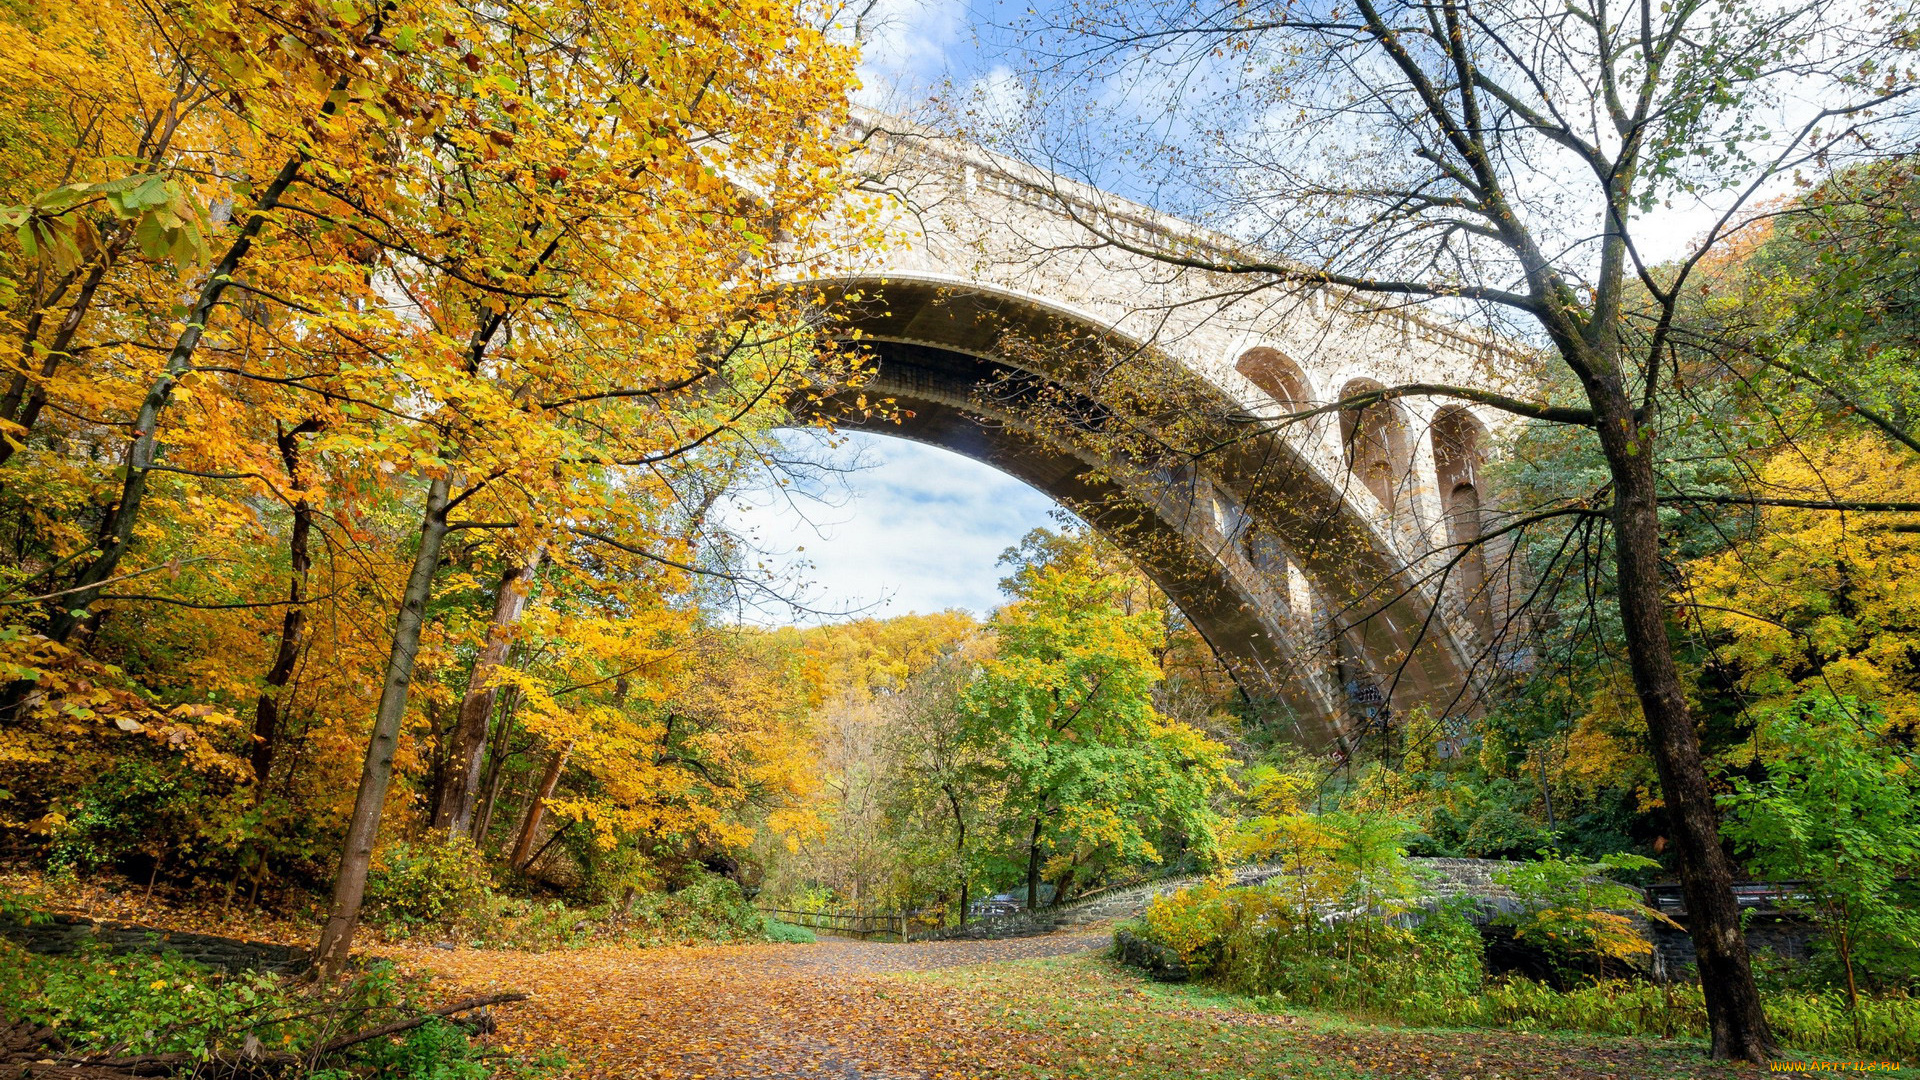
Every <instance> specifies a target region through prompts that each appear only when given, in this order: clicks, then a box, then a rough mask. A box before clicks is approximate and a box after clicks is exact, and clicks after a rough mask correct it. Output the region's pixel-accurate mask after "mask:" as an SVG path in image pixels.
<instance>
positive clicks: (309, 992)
mask: <svg viewBox="0 0 1920 1080" xmlns="http://www.w3.org/2000/svg"><path fill="white" fill-rule="evenodd" d="M419 995H420V988H419V987H418V986H417V985H415V984H413V983H411V982H409V981H406V980H403V979H401V978H399V977H398V976H397V975H396V973H395V971H394V969H393V967H392V965H390V964H386V963H377V964H374V965H372V966H371V967H370V968H368V970H367V971H365V972H364V973H362V974H360V975H359V976H357V977H355V978H353V979H350V980H348V981H346V982H345V983H344V984H342V985H340V986H338V987H333V988H316V987H314V986H311V985H309V984H306V983H303V982H301V981H298V980H293V979H282V978H280V977H277V976H273V975H265V974H260V973H257V972H240V973H229V972H223V971H220V970H218V969H215V968H209V967H207V966H205V965H202V964H196V963H193V962H191V961H187V960H182V959H180V958H179V957H178V956H175V955H172V954H135V955H111V954H108V953H105V952H101V951H92V952H83V953H80V954H77V955H72V956H35V955H31V954H28V953H23V952H20V951H18V950H16V949H14V948H13V947H12V946H9V945H5V944H0V1022H4V1021H24V1022H27V1023H29V1024H32V1025H35V1026H41V1025H44V1026H48V1027H52V1028H53V1029H54V1030H55V1031H56V1033H57V1034H58V1036H59V1037H60V1038H61V1039H62V1040H64V1041H65V1043H66V1044H67V1046H68V1047H69V1048H71V1049H72V1050H73V1051H75V1052H78V1053H95V1054H97V1053H108V1052H110V1053H114V1054H124V1055H143V1054H186V1055H188V1056H189V1057H191V1058H192V1059H193V1060H194V1061H198V1062H211V1061H214V1060H216V1059H221V1060H229V1061H231V1060H233V1059H235V1058H237V1057H239V1056H240V1055H242V1054H243V1053H245V1052H246V1050H247V1048H248V1046H249V1045H251V1046H254V1047H256V1048H258V1049H259V1050H261V1051H264V1052H268V1053H282V1052H284V1053H294V1054H300V1053H305V1052H308V1051H311V1050H312V1049H313V1048H314V1047H316V1046H319V1045H321V1044H323V1043H325V1042H326V1041H327V1040H328V1039H331V1038H334V1037H336V1036H338V1035H340V1034H341V1032H342V1030H343V1028H344V1029H345V1030H352V1029H354V1028H357V1027H363V1026H370V1025H371V1024H375V1023H383V1022H385V1021H386V1020H388V1019H391V1018H393V1017H394V1016H405V1015H412V1014H414V1012H415V1010H416V1009H418V1008H419V1007H420V1006H419V1003H418V1000H417V998H418V997H419ZM338 1062H339V1064H338V1065H337V1067H329V1068H325V1069H321V1070H318V1071H316V1072H314V1073H312V1074H311V1075H312V1077H313V1078H314V1080H348V1078H350V1077H379V1078H382V1080H486V1078H487V1077H489V1076H501V1077H514V1078H532V1077H540V1076H548V1075H552V1074H553V1073H554V1072H556V1071H557V1070H558V1068H559V1067H560V1065H561V1064H563V1063H562V1062H560V1061H558V1060H557V1059H552V1058H541V1059H536V1060H531V1061H527V1060H521V1059H518V1058H513V1057H505V1058H502V1057H501V1056H500V1055H498V1054H494V1055H490V1056H489V1058H488V1060H485V1061H483V1060H482V1056H481V1053H480V1051H478V1050H477V1049H475V1048H474V1047H473V1046H472V1045H471V1044H470V1043H469V1042H468V1041H467V1037H466V1034H465V1033H464V1032H463V1031H462V1030H461V1028H460V1027H459V1026H458V1025H457V1024H455V1023H451V1022H448V1021H444V1020H434V1021H431V1022H429V1023H427V1024H425V1025H423V1026H421V1027H418V1028H415V1029H413V1030H412V1031H409V1032H407V1033H406V1034H404V1035H401V1036H399V1037H396V1038H392V1039H376V1040H373V1041H370V1042H367V1043H364V1044H361V1045H360V1046H359V1047H356V1048H354V1049H353V1050H351V1051H347V1052H345V1056H343V1057H342V1058H340V1059H338ZM220 1075H225V1073H224V1072H221V1073H220ZM299 1075H307V1074H306V1073H304V1072H302V1073H299Z"/></svg>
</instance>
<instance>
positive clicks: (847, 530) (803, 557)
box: [727, 432, 1055, 622]
mask: <svg viewBox="0 0 1920 1080" xmlns="http://www.w3.org/2000/svg"><path fill="white" fill-rule="evenodd" d="M785 439H786V441H787V443H788V445H789V446H790V447H791V448H792V449H793V451H794V452H795V453H796V454H802V455H805V456H807V457H810V458H812V459H814V460H816V461H819V462H821V463H823V464H827V465H829V466H831V467H833V468H835V469H837V470H838V471H837V472H836V473H834V474H833V475H831V476H829V477H828V479H827V480H826V481H825V482H823V483H821V484H819V485H817V486H816V489H815V490H814V491H813V492H811V493H799V492H794V491H792V490H791V489H779V488H774V487H767V486H762V487H760V488H758V489H755V490H751V491H749V492H747V493H745V494H744V495H743V496H742V497H741V498H739V499H737V500H736V501H735V502H734V503H733V505H732V506H730V507H729V508H728V513H727V519H728V522H729V524H731V525H732V526H733V527H734V528H736V529H740V530H743V531H744V532H745V533H746V534H747V536H748V537H749V539H750V540H751V542H752V543H753V544H754V545H755V546H756V547H758V548H759V549H760V550H762V551H763V552H765V553H766V561H767V563H768V564H769V565H770V566H772V567H775V568H779V569H781V570H784V571H786V572H787V574H788V575H790V576H791V577H792V578H793V579H796V580H797V581H799V582H804V583H806V584H805V587H804V588H803V589H802V590H801V595H803V596H804V598H805V600H806V603H807V606H808V607H809V608H812V609H814V610H816V611H825V612H845V613H849V614H853V615H874V616H882V617H884V616H890V615H904V614H906V613H908V612H916V611H917V612H932V611H942V610H945V609H947V608H965V609H967V610H969V611H972V612H974V613H975V614H976V615H985V614H986V613H987V612H988V611H991V610H992V609H993V608H994V606H995V605H997V604H999V603H1000V600H1001V596H1000V590H999V580H1000V577H1001V571H1000V569H999V568H998V567H997V566H996V565H995V564H996V562H997V560H998V559H999V557H1000V553H1001V552H1002V551H1004V550H1006V549H1007V548H1009V547H1012V546H1013V545H1014V544H1017V543H1018V542H1019V541H1020V538H1021V537H1022V536H1024V535H1026V534H1027V533H1028V532H1029V531H1030V530H1032V529H1035V528H1038V527H1040V526H1043V525H1051V524H1053V522H1052V521H1051V520H1050V519H1049V517H1048V514H1049V512H1050V511H1051V510H1052V509H1053V508H1054V506H1055V504H1054V502H1053V500H1051V499H1049V498H1047V497H1046V496H1045V495H1042V494H1040V493H1039V492H1037V491H1035V490H1033V489H1032V488H1029V487H1027V486H1026V485H1025V484H1022V483H1020V482H1019V481H1017V480H1014V479H1012V478H1010V477H1008V476H1006V475H1005V474H1004V473H1000V472H997V471H995V470H994V469H992V468H989V467H988V466H986V465H982V464H980V463H978V462H976V461H973V460H971V459H969V458H964V457H961V456H960V455H958V454H953V453H949V452H948V451H945V450H939V449H936V448H934V447H931V446H923V445H921V444H919V443H913V442H908V441H906V440H904V439H896V438H891V437H888V436H884V435H868V434H863V433H851V432H842V433H840V434H839V435H836V436H834V437H833V438H832V439H831V440H829V439H828V438H826V437H825V436H821V435H818V434H815V433H808V432H792V433H789V434H787V435H786V437H785ZM760 617H761V618H764V619H768V620H772V621H783V622H784V621H796V622H812V621H830V620H831V616H823V615H805V614H795V613H792V612H787V611H784V610H767V611H764V612H762V613H760Z"/></svg>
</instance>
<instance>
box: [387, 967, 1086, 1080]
mask: <svg viewBox="0 0 1920 1080" xmlns="http://www.w3.org/2000/svg"><path fill="white" fill-rule="evenodd" d="M1109 941H1111V938H1110V937H1109V936H1108V935H1106V934H1104V933H1078V934H1053V935H1047V936H1045V937H1030V938H1017V939H1012V940H1006V941H938V942H926V943H923V944H915V945H898V944H878V943H873V944H869V943H865V942H856V941H839V940H833V939H823V940H822V941H821V942H820V943H819V944H817V945H745V946H724V947H714V948H676V949H650V950H627V949H585V950H572V951H565V952H550V953H519V952H497V951H488V950H473V949H456V950H452V951H447V950H442V949H434V948H417V949H387V950H382V952H383V953H384V954H386V955H389V956H391V957H392V958H394V959H395V960H397V961H399V962H400V963H401V964H402V965H403V966H405V967H408V968H413V969H431V970H433V971H436V972H438V973H440V974H441V975H442V976H444V977H445V978H446V979H447V980H448V981H449V983H450V984H451V985H453V986H456V987H459V988H461V989H463V990H473V991H476V992H477V991H485V990H490V989H523V990H527V991H529V992H531V993H532V994H533V995H534V999H533V1000H532V1001H529V1002H526V1003H524V1004H520V1005H514V1006H508V1007H506V1008H505V1009H503V1010H502V1012H501V1016H500V1020H501V1032H500V1036H499V1039H500V1040H501V1041H502V1042H503V1043H505V1044H507V1045H511V1046H514V1047H515V1048H523V1047H525V1048H541V1049H544V1048H548V1047H554V1048H558V1049H560V1050H561V1051H562V1052H564V1053H565V1054H566V1055H567V1057H568V1058H569V1059H570V1060H572V1061H573V1062H574V1064H575V1068H574V1069H573V1070H572V1071H571V1072H570V1073H569V1076H572V1077H581V1078H586V1077H591V1078H595V1080H599V1078H603V1077H604V1078H614V1077H620V1078H627V1077H633V1078H642V1077H646V1078H656V1077H657V1078H662V1080H666V1078H672V1080H772V1078H781V1080H786V1078H792V1080H922V1078H944V1077H963V1076H972V1075H976V1074H975V1073H973V1072H972V1071H970V1070H967V1069H965V1068H963V1067H959V1066H955V1065H952V1064H949V1062H951V1061H953V1060H955V1059H956V1058H958V1059H965V1058H967V1057H969V1056H970V1055H969V1054H968V1052H967V1050H968V1044H970V1043H972V1042H974V1041H976V1040H978V1039H979V1038H981V1037H982V1036H983V1033H982V1032H981V1031H980V1029H979V1027H978V1025H977V1024H976V1023H974V1021H973V1018H972V1017H971V1016H970V1015H969V1014H968V1013H967V1010H966V1008H965V1006H966V1000H965V995H964V994H963V993H960V992H958V991H953V990H948V989H944V988H936V987H921V986H906V985H901V984H898V983H891V982H886V981H883V980H879V979H876V978H874V977H875V976H883V975H889V974H894V973H900V972H910V971H929V970H934V969H938V968H949V967H959V966H966V965H974V964H986V963H992V962H995V961H1000V960H1016V959H1022V958H1028V957H1041V956H1064V955H1068V954H1072V953H1080V952H1086V951H1088V950H1090V949H1098V948H1104V947H1105V946H1106V945H1107V944H1108V942H1109Z"/></svg>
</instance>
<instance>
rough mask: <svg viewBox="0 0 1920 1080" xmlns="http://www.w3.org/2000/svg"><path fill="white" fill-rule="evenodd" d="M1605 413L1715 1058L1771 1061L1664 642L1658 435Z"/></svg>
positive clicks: (1632, 655) (1629, 617)
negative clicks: (1656, 473)
mask: <svg viewBox="0 0 1920 1080" xmlns="http://www.w3.org/2000/svg"><path fill="white" fill-rule="evenodd" d="M1596 404H1597V405H1599V404H1601V403H1600V402H1596ZM1607 404H1610V405H1612V406H1613V407H1612V408H1604V407H1603V408H1601V409H1600V410H1599V411H1600V413H1601V418H1602V419H1601V424H1600V441H1601V445H1602V447H1603V448H1604V449H1605V451H1606V455H1607V464H1608V467H1609V470H1610V472H1611V474H1612V477H1613V489H1614V504H1613V505H1614V509H1613V526H1614V544H1615V553H1614V563H1615V573H1616V575H1617V578H1618V588H1619V590H1620V617H1621V626H1622V629H1623V630H1624V633H1625V637H1626V642H1627V655H1628V658H1629V659H1630V661H1631V662H1632V667H1633V682H1634V689H1635V690H1636V691H1637V693H1638V696H1639V699H1640V708H1641V711H1642V712H1643V713H1644V714H1645V715H1646V721H1647V732H1648V734H1649V735H1650V736H1651V737H1652V738H1651V742H1652V747H1653V757H1654V763H1655V765H1656V766H1657V768H1658V769H1659V774H1660V790H1661V794H1662V797H1663V798H1664V800H1665V802H1666V805H1667V812H1668V814H1669V815H1670V817H1671V819H1672V825H1673V833H1674V838H1675V840H1676V841H1678V843H1677V849H1678V855H1679V860H1680V881H1681V884H1682V886H1683V888H1684V889H1685V892H1686V897H1687V912H1688V925H1687V932H1688V934H1689V935H1690V936H1691V937H1692V938H1693V947H1694V953H1695V955H1696V956H1697V957H1698V963H1699V968H1700V987H1701V990H1702V991H1703V992H1704V994H1705V997H1706V1005H1707V1017H1708V1022H1709V1025H1710V1027H1711V1029H1712V1034H1713V1056H1714V1057H1718V1058H1729V1057H1731V1058H1739V1059H1744V1060H1749V1061H1765V1060H1767V1059H1768V1058H1770V1057H1772V1056H1773V1053H1774V1045H1773V1036H1772V1034H1771V1032H1770V1031H1769V1029H1768V1027H1767V1016H1766V1012H1765V1011H1764V1010H1763V1009H1762V1007H1761V1002H1760V992H1759V989H1758V988H1757V987H1756V986H1755V985H1754V982H1753V969H1752V966H1751V964H1750V963H1749V960H1748V956H1747V940H1746V936H1745V935H1744V934H1743V933H1741V930H1740V909H1739V905H1738V904H1737V903H1736V902H1735V901H1734V898H1733V871H1732V867H1731V866H1730V865H1729V863H1728V860H1727V855H1726V852H1725V850H1723V849H1722V848H1721V845H1720V819H1719V812H1718V809H1717V808H1716V807H1715V805H1714V801H1713V792H1712V789H1711V788H1710V787H1709V786H1708V783H1707V770H1706V764H1705V762H1704V760H1703V759H1702V756H1701V753H1700V740H1699V737H1698V736H1697V735H1696V734H1695V733H1694V729H1693V717H1692V716H1691V714H1690V712H1689V710H1688V708H1687V698H1686V693H1685V690H1684V689H1683V687H1682V685H1681V682H1680V669H1679V667H1678V665H1677V664H1675V662H1674V659H1673V643H1672V641H1671V640H1669V639H1668V637H1667V618H1666V617H1667V604H1666V597H1667V585H1666V582H1665V580H1664V579H1663V577H1662V575H1661V572H1660V521H1659V516H1658V514H1659V511H1658V501H1657V488H1656V485H1655V479H1654V471H1653V447H1652V441H1653V433H1652V432H1650V431H1648V430H1646V429H1644V428H1642V427H1641V426H1640V425H1639V423H1638V421H1637V420H1635V419H1634V417H1633V415H1632V411H1631V407H1630V406H1629V405H1628V403H1627V399H1626V397H1625V395H1624V393H1622V394H1619V395H1618V396H1617V398H1615V400H1614V401H1612V402H1608V403H1607Z"/></svg>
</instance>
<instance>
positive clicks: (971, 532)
mask: <svg viewBox="0 0 1920 1080" xmlns="http://www.w3.org/2000/svg"><path fill="white" fill-rule="evenodd" d="M995 10H996V8H995V6H994V5H991V4H985V5H978V4H967V3H955V2H946V3H942V2H938V0H925V2H923V0H880V3H879V4H878V5H877V6H876V8H875V11H874V18H875V20H876V27H877V29H876V30H875V32H874V33H873V36H872V38H871V39H870V43H869V45H868V48H867V50H866V56H865V63H864V65H863V70H862V78H863V81H864V83H865V88H864V89H863V90H862V92H861V95H860V96H861V98H862V99H863V100H864V101H865V102H866V103H868V104H871V105H873V106H875V107H877V108H883V109H889V110H894V111H900V112H912V111H913V110H914V109H915V108H917V107H918V106H919V105H920V104H921V103H922V102H924V101H925V100H926V98H927V97H928V96H929V95H930V94H932V93H934V92H936V91H937V90H938V89H939V88H940V87H941V86H942V84H943V83H944V82H945V81H946V80H948V79H952V80H953V82H954V84H955V85H956V86H958V87H959V88H960V89H961V90H962V92H967V91H968V90H969V89H970V88H971V87H972V86H973V85H974V84H976V83H978V84H979V85H982V86H985V85H990V84H991V81H992V80H993V79H994V78H995V77H996V68H997V65H996V63H995V62H994V59H993V58H992V57H990V56H984V55H983V54H982V52H981V50H980V48H979V47H978V46H977V45H976V43H975V35H974V30H973V27H974V26H976V25H978V24H979V23H981V22H982V21H984V20H991V19H992V18H993V13H994V11H995ZM1005 70H1006V69H1004V68H1001V69H998V72H999V73H1000V74H1004V71H1005ZM787 441H788V443H789V445H790V446H791V447H793V448H794V449H795V451H796V452H798V453H803V454H805V455H806V456H809V457H811V458H813V459H815V460H817V461H819V462H821V463H823V464H825V465H828V466H829V467H830V468H832V469H837V470H838V471H839V472H838V476H837V477H836V478H834V479H832V480H829V481H827V482H825V483H823V484H821V485H819V490H817V491H815V492H814V493H812V495H811V496H809V495H805V494H797V493H794V492H791V491H781V490H778V489H774V488H769V487H762V488H760V489H758V490H755V491H751V492H749V493H747V494H746V496H745V497H743V498H742V499H740V500H738V501H736V503H735V505H734V506H732V507H731V508H730V511H729V513H728V515H727V516H728V520H729V523H730V524H732V525H733V526H734V527H736V528H739V529H743V530H745V531H746V532H747V534H748V536H749V538H750V540H751V542H752V543H753V544H754V545H755V546H757V547H758V548H759V549H760V550H762V551H763V552H765V553H766V561H767V562H768V564H769V565H770V566H772V567H775V568H778V569H781V570H785V571H786V572H787V573H788V574H789V575H790V576H791V577H792V578H795V579H797V580H799V581H804V582H806V583H807V587H806V588H805V589H804V590H803V594H804V596H805V598H806V601H807V605H808V606H809V607H810V608H813V609H816V610H819V611H828V612H854V613H857V614H863V615H876V616H890V615H904V614H906V613H908V612H932V611H941V610H944V609H947V608H964V609H967V610H969V611H972V612H974V613H975V614H977V615H985V614H986V613H987V612H989V611H991V610H992V609H993V608H994V607H995V606H996V605H998V604H999V603H1000V601H1001V599H1002V597H1001V595H1000V589H999V581H1000V577H1001V571H1000V569H999V567H998V566H997V565H996V563H997V561H998V559H999V557H1000V553H1001V552H1002V551H1005V550H1006V549H1007V548H1009V547H1012V546H1013V545H1015V544H1017V543H1019V541H1020V538H1021V537H1022V536H1025V535H1026V534H1027V533H1028V532H1029V531H1031V530H1033V529H1035V528H1038V527H1041V526H1043V525H1051V524H1053V522H1052V521H1051V520H1050V518H1049V516H1048V515H1049V512H1050V511H1052V510H1053V509H1054V508H1055V504H1054V502H1053V500H1051V499H1049V498H1047V497H1046V496H1045V495H1042V494H1040V493H1039V492H1037V491H1035V490H1033V489H1032V488H1029V487H1027V486H1026V485H1025V484H1022V483H1020V482H1019V481H1017V480H1014V479H1013V478H1011V477H1009V476H1006V475H1005V474H1003V473H1000V472H997V471H995V470H994V469H992V468H989V467H988V466H986V465H982V464H980V463H978V462H975V461H972V460H970V459H968V458H964V457H961V456H960V455H958V454H953V453H949V452H948V451H945V450H939V449H935V448H933V447H930V446H923V445H920V444H919V443H913V442H908V441H906V440H904V439H896V438H889V437H887V436H882V435H867V434H859V433H848V432H843V433H841V434H839V435H837V436H835V437H834V438H833V439H832V440H828V439H824V438H822V437H820V436H817V435H812V434H808V433H801V432H795V433H791V434H790V435H788V436H787ZM836 444H837V445H836ZM760 617H761V618H765V619H771V620H775V621H801V622H807V621H824V620H826V619H828V618H830V616H823V615H817V614H816V615H808V614H804V613H803V614H795V613H791V612H787V611H784V610H774V609H770V610H767V611H764V612H762V613H761V614H760Z"/></svg>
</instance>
